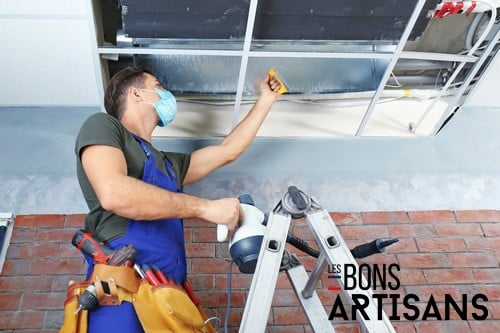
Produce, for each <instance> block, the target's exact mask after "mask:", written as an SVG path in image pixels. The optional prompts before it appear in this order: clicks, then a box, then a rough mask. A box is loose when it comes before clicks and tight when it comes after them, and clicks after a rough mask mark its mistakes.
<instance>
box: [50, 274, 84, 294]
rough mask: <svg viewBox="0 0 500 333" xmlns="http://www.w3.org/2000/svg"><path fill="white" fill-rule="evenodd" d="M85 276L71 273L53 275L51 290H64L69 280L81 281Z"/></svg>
mask: <svg viewBox="0 0 500 333" xmlns="http://www.w3.org/2000/svg"><path fill="white" fill-rule="evenodd" d="M83 280H85V276H84V275H83V274H73V275H55V276H54V282H53V283H52V291H64V292H66V289H67V288H68V284H69V282H70V281H77V282H78V281H83Z"/></svg>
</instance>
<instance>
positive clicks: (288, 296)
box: [272, 289, 300, 306]
mask: <svg viewBox="0 0 500 333" xmlns="http://www.w3.org/2000/svg"><path fill="white" fill-rule="evenodd" d="M273 296H274V297H273V302H272V306H300V303H299V299H298V298H297V295H296V294H295V292H294V291H293V290H292V289H276V290H275V292H274V295H273Z"/></svg>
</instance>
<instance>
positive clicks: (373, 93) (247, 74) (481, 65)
mask: <svg viewBox="0 0 500 333" xmlns="http://www.w3.org/2000/svg"><path fill="white" fill-rule="evenodd" d="M439 3H440V1H439V0H432V1H431V0H428V1H423V0H422V1H416V0H405V1H401V0H399V1H398V0H393V1H370V2H367V1H359V0H358V1H348V0H336V1H330V0H328V1H327V0H314V1H308V2H307V3H304V2H302V1H293V2H290V1H284V0H274V1H265V2H264V1H260V2H258V1H234V0H224V1H223V0H221V1H217V2H206V1H202V0H191V1H164V0H162V1H159V0H144V1H140V2H138V1H131V0H121V1H116V0H107V1H97V0H94V1H92V2H89V1H84V0H78V1H72V2H69V3H66V2H60V1H57V0H47V1H45V2H44V3H43V4H40V3H39V2H38V1H35V0H27V1H24V2H19V1H14V0H8V1H4V2H2V3H0V19H1V20H2V25H3V27H4V28H5V29H2V31H3V32H2V33H1V34H3V35H2V39H3V40H4V41H5V43H6V45H9V46H10V48H9V51H8V52H4V53H3V54H2V55H1V56H0V57H1V59H2V63H3V64H4V66H5V70H4V72H3V76H4V78H5V79H6V80H3V81H4V82H10V83H13V84H10V85H6V87H4V88H5V89H3V91H4V94H3V95H2V96H0V105H4V106H5V105H7V106H9V105H10V106H12V105H14V106H15V105H34V106H72V105H73V106H92V105H97V106H101V107H102V97H103V91H104V87H105V85H106V82H107V80H108V79H109V77H110V76H111V75H112V74H113V73H114V72H116V71H117V70H119V69H120V68H123V67H124V66H127V65H139V64H145V65H148V66H150V67H151V68H152V69H153V70H154V71H155V72H156V73H157V76H158V77H159V79H160V80H161V81H162V83H163V84H164V85H165V86H166V87H167V88H168V89H170V90H172V91H173V92H174V94H175V95H176V97H177V99H178V101H179V110H180V112H179V113H178V117H177V119H176V120H175V122H174V123H173V124H172V125H171V126H169V127H168V128H161V129H160V128H159V129H157V130H156V131H155V135H156V136H173V137H177V136H179V137H214V136H222V135H225V134H227V133H228V131H230V130H231V128H232V127H233V126H235V124H236V123H237V121H238V120H239V119H241V117H242V116H244V115H245V114H246V112H247V111H248V110H249V108H250V107H251V105H252V103H253V101H255V98H256V96H257V94H258V92H257V89H256V84H255V83H256V81H257V80H258V78H260V77H262V76H263V75H265V73H266V71H267V70H268V69H269V68H271V67H274V68H275V69H276V70H277V71H278V73H279V74H280V76H281V78H282V79H283V80H284V81H285V82H286V84H287V86H288V88H289V93H288V94H285V95H283V96H281V98H280V101H279V102H277V103H276V104H275V106H274V107H273V111H272V112H271V114H270V115H269V117H268V119H267V120H266V122H265V124H264V126H263V127H262V129H261V131H260V132H259V134H258V135H259V136H262V137H355V136H390V137H402V136H410V137H411V136H429V135H434V134H436V133H438V131H439V129H440V128H442V126H443V125H444V124H445V123H446V121H447V119H449V117H450V116H451V115H453V114H454V113H455V110H456V107H458V106H460V105H462V104H463V103H464V102H465V101H466V100H467V99H466V96H467V95H468V94H469V91H470V88H471V87H472V88H474V85H478V84H476V83H477V82H479V81H480V78H481V77H483V76H485V74H487V73H488V72H489V71H491V70H493V71H494V70H495V69H494V68H493V69H492V68H491V66H490V67H489V68H488V67H486V65H487V64H489V63H492V61H491V60H492V59H493V56H494V55H495V54H496V49H497V47H496V42H497V37H498V36H497V35H496V32H497V31H498V27H499V25H498V22H497V21H496V11H495V15H493V16H492V15H489V14H488V13H489V12H492V10H491V8H493V9H494V8H495V7H498V6H500V1H485V2H484V3H483V2H482V1H480V2H479V5H478V6H477V7H476V8H475V9H474V11H473V12H471V13H468V14H467V13H465V12H464V13H462V14H455V15H451V14H450V12H448V14H450V15H444V13H445V9H448V10H450V8H446V7H443V6H442V5H441V4H439ZM451 10H453V8H451ZM463 10H464V11H467V8H463ZM483 12H484V14H483ZM440 16H445V17H440ZM479 39H481V40H479ZM33 59H36V61H32V60H33ZM28 60H31V61H28ZM485 68H486V69H485ZM20 72H22V73H23V75H19V73H20ZM27 73H32V74H27ZM54 74H56V75H55V76H54ZM54 77H55V78H56V79H54ZM37 81H38V82H37ZM486 86H488V84H486ZM18 87H25V89H26V90H27V91H30V93H29V95H28V96H26V94H21V92H20V90H19V88H18ZM75 87H76V89H75ZM495 102H496V101H494V102H493V103H495Z"/></svg>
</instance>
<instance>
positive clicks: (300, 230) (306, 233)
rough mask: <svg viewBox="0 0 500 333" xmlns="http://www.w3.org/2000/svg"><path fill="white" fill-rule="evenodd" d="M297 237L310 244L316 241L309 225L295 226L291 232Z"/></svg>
mask: <svg viewBox="0 0 500 333" xmlns="http://www.w3.org/2000/svg"><path fill="white" fill-rule="evenodd" d="M290 231H291V232H292V233H293V234H294V235H295V236H297V237H299V238H300V239H302V240H304V241H306V242H310V241H314V240H315V238H314V235H313V233H312V232H311V229H310V228H309V226H307V225H294V226H293V227H292V228H291V230H290Z"/></svg>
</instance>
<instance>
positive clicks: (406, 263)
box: [396, 253, 450, 269]
mask: <svg viewBox="0 0 500 333" xmlns="http://www.w3.org/2000/svg"><path fill="white" fill-rule="evenodd" d="M396 257H397V258H398V262H399V265H400V267H401V268H402V269H403V268H442V267H449V266H450V264H449V260H448V257H447V256H446V255H445V254H442V253H432V254H431V253H426V254H420V253H414V254H413V253H406V254H398V255H396Z"/></svg>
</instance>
